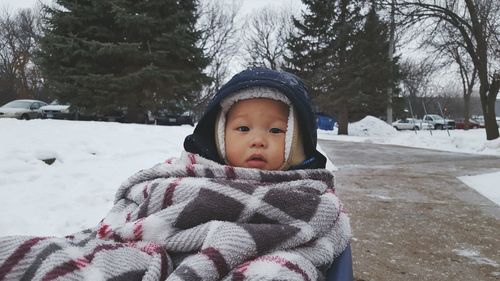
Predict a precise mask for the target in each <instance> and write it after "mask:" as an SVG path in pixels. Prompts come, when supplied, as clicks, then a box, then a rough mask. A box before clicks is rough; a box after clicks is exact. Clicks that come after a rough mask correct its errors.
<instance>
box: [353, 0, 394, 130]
mask: <svg viewBox="0 0 500 281" xmlns="http://www.w3.org/2000/svg"><path fill="white" fill-rule="evenodd" d="M355 38H356V41H355V44H354V49H353V53H354V62H353V63H354V65H356V69H355V71H354V77H353V78H354V79H355V80H356V87H357V89H356V92H357V93H358V94H357V95H354V96H353V102H352V106H351V109H350V116H351V119H352V120H359V119H361V118H363V117H364V116H366V115H373V116H383V115H384V113H385V110H386V105H387V89H388V88H389V87H393V88H396V87H395V85H396V83H397V79H393V78H392V76H393V75H392V74H391V73H392V70H394V72H396V74H397V70H398V69H399V67H398V65H397V58H396V60H395V61H394V62H391V61H390V59H389V55H388V53H389V48H390V46H389V45H390V44H389V30H388V24H387V23H385V22H383V21H382V20H380V18H379V16H378V15H377V11H376V6H375V4H374V3H373V2H372V6H371V8H370V11H369V12H368V14H367V15H366V20H365V23H364V26H363V29H362V30H361V31H360V32H359V33H358V34H357V35H356V37H355ZM391 64H392V69H391ZM395 77H397V75H395ZM391 84H392V85H391ZM398 93H399V91H398V90H397V88H396V89H394V90H393V95H394V96H395V97H394V100H397V94H398Z"/></svg>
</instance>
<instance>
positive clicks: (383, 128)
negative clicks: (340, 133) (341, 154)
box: [348, 116, 397, 137]
mask: <svg viewBox="0 0 500 281" xmlns="http://www.w3.org/2000/svg"><path fill="white" fill-rule="evenodd" d="M348 129H349V135H350V136H361V137H363V136H370V137H391V136H394V135H396V134H397V130H396V129H394V128H393V127H392V126H391V125H389V124H387V123H385V122H384V121H382V120H380V119H378V118H376V117H373V116H366V117H365V118H363V119H361V120H360V121H358V122H355V123H352V124H349V128H348Z"/></svg>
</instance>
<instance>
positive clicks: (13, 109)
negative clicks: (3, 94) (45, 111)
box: [0, 100, 47, 120]
mask: <svg viewBox="0 0 500 281" xmlns="http://www.w3.org/2000/svg"><path fill="white" fill-rule="evenodd" d="M44 105H47V103H45V102H43V101H39V100H14V101H11V102H9V103H7V104H4V105H3V106H1V107H0V118H17V119H24V120H29V119H33V118H41V117H42V111H41V110H40V107H42V106H44Z"/></svg>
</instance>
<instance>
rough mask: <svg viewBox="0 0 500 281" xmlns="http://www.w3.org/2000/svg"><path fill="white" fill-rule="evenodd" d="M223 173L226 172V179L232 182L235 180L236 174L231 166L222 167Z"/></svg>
mask: <svg viewBox="0 0 500 281" xmlns="http://www.w3.org/2000/svg"><path fill="white" fill-rule="evenodd" d="M224 171H226V177H227V178H228V179H233V180H234V179H235V178H236V172H235V171H234V168H233V167H232V166H224Z"/></svg>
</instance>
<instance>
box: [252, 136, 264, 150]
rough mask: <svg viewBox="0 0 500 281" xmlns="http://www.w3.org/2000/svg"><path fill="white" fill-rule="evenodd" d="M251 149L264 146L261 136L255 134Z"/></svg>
mask: <svg viewBox="0 0 500 281" xmlns="http://www.w3.org/2000/svg"><path fill="white" fill-rule="evenodd" d="M251 146H252V147H256V148H263V147H265V146H266V139H265V137H264V136H262V134H259V133H256V134H255V135H254V136H253V138H252V142H251Z"/></svg>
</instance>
